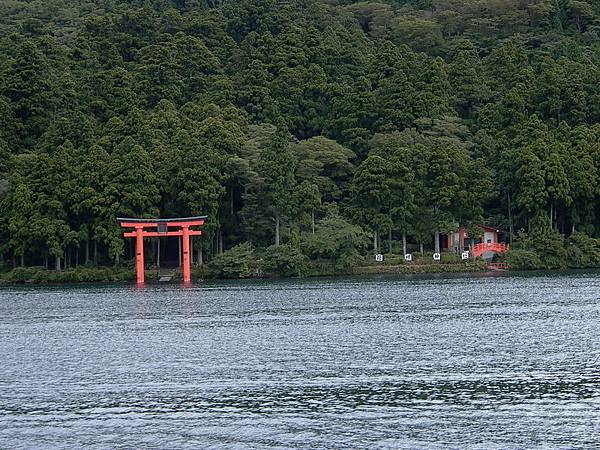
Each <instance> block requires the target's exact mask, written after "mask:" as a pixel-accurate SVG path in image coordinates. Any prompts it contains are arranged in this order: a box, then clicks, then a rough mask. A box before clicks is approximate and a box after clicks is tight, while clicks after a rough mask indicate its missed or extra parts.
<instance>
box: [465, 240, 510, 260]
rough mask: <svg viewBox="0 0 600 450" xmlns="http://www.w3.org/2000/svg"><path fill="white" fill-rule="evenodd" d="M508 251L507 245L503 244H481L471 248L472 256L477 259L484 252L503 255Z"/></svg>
mask: <svg viewBox="0 0 600 450" xmlns="http://www.w3.org/2000/svg"><path fill="white" fill-rule="evenodd" d="M508 250H510V246H509V245H508V244H503V243H501V242H483V243H481V244H475V245H474V246H473V256H474V257H475V258H477V257H479V256H481V255H483V254H484V253H485V252H494V253H504V252H507V251H508Z"/></svg>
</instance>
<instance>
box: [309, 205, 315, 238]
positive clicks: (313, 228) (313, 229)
mask: <svg viewBox="0 0 600 450" xmlns="http://www.w3.org/2000/svg"><path fill="white" fill-rule="evenodd" d="M310 220H311V224H312V234H315V210H314V209H313V210H312V211H311V212H310Z"/></svg>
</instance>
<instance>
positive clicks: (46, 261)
mask: <svg viewBox="0 0 600 450" xmlns="http://www.w3.org/2000/svg"><path fill="white" fill-rule="evenodd" d="M44 267H45V268H46V270H48V255H44Z"/></svg>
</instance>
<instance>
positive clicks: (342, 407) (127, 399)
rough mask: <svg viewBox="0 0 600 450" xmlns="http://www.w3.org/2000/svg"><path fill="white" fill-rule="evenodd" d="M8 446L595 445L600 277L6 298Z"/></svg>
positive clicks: (91, 290) (0, 334)
mask: <svg viewBox="0 0 600 450" xmlns="http://www.w3.org/2000/svg"><path fill="white" fill-rule="evenodd" d="M0 349H1V360H0V448H55V447H60V448H64V447H71V448H115V447H121V448H140V447H154V448H156V447H159V448H181V447H192V448H242V449H244V448H257V449H259V448H260V449H265V448H306V449H314V448H336V449H340V448H394V449H396V448H400V449H412V448H434V449H435V448H444V449H446V448H456V449H468V448H473V449H475V448H478V449H495V448H497V449H500V448H502V449H509V448H582V449H583V448H585V449H590V448H594V447H595V448H600V275H595V274H587V275H586V274H579V275H577V274H575V275H573V274H571V275H552V276H537V277H468V278H467V277H465V278H461V277H457V278H448V279H444V278H435V279H417V278H414V279H391V278H379V279H347V280H343V279H340V280H300V281H298V280H296V281H268V282H247V283H234V282H231V283H227V282H221V283H211V284H203V285H195V286H193V287H190V288H182V287H180V286H176V285H168V286H165V285H163V286H150V287H147V288H144V289H136V288H133V287H131V286H123V285H121V286H114V285H112V286H98V285H95V286H76V287H31V288H13V287H8V288H6V287H5V288H1V289H0Z"/></svg>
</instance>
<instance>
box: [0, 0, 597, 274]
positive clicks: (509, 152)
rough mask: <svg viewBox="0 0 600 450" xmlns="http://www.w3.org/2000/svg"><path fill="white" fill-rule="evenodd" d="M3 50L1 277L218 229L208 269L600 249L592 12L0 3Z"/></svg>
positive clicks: (237, 1)
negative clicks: (277, 248) (231, 263)
mask: <svg viewBox="0 0 600 450" xmlns="http://www.w3.org/2000/svg"><path fill="white" fill-rule="evenodd" d="M0 36H1V37H0V254H2V255H3V256H4V258H5V260H14V261H15V262H16V263H21V264H30V265H40V264H43V263H44V262H45V263H46V264H48V260H49V259H50V261H51V264H55V265H56V266H55V267H57V268H59V267H60V263H61V259H63V260H64V259H65V258H66V259H67V260H72V259H73V258H74V256H73V255H74V254H75V252H76V254H77V255H78V256H77V261H78V262H83V261H85V262H87V261H90V260H95V261H96V262H101V263H111V262H115V261H118V260H119V258H120V257H122V256H123V255H125V254H126V253H125V250H126V248H125V247H126V245H125V241H124V240H123V239H122V238H121V233H120V230H119V229H118V224H117V223H116V221H115V218H116V217H117V216H132V217H157V216H160V217H172V216H190V215H197V214H206V215H208V217H209V219H208V223H207V225H206V227H205V231H206V236H205V238H203V239H202V240H201V241H198V242H197V243H196V251H197V252H198V251H202V255H203V257H204V258H205V259H206V258H211V257H212V256H213V255H215V254H218V253H221V252H223V251H224V250H227V249H229V248H232V247H234V246H236V245H238V244H241V243H244V242H250V243H252V244H253V245H254V246H257V247H267V246H270V245H273V244H275V245H279V244H283V243H287V244H289V245H293V246H297V247H299V248H302V250H303V252H304V254H306V255H307V256H310V257H314V258H327V257H339V256H340V254H342V253H343V252H344V251H346V250H348V249H346V250H343V248H345V247H347V246H349V245H350V247H352V249H350V250H348V251H352V250H355V251H363V250H365V249H366V247H365V244H364V243H363V241H362V233H363V232H364V233H369V234H370V235H371V238H370V239H371V244H370V245H371V248H372V247H379V246H380V245H382V243H381V241H382V240H384V241H387V242H386V243H387V245H390V248H395V247H393V245H392V244H393V243H394V242H399V241H401V239H402V236H408V239H409V243H412V244H414V245H416V244H418V243H424V245H426V246H429V247H431V248H432V247H433V246H434V242H433V241H434V236H437V235H438V234H439V232H448V231H452V230H455V229H457V228H458V227H459V226H465V227H471V229H472V228H473V227H477V226H479V225H481V224H484V223H487V224H491V225H493V226H496V227H502V228H504V229H506V230H510V231H511V232H512V233H513V234H514V235H517V233H518V232H519V230H522V231H523V232H524V233H521V237H522V240H523V241H524V242H526V236H527V235H526V233H527V232H528V231H530V230H531V229H532V226H533V227H538V228H536V229H539V228H540V227H542V228H543V227H545V228H547V229H548V233H555V234H563V235H570V234H572V233H573V232H574V231H577V232H583V233H586V234H587V235H590V236H600V203H599V198H600V197H599V194H600V180H599V174H600V172H599V170H600V144H599V142H600V2H598V1H597V0H587V1H584V0H405V1H402V0H388V1H379V2H377V1H363V2H356V1H348V0H320V1H319V0H287V1H284V0H147V1H143V0H139V1H125V0H95V1H93V0H79V1H77V2H74V1H70V0H0ZM386 243H385V242H384V243H383V245H384V246H385V245H386ZM386 248H387V247H386ZM340 252H341V253H340ZM196 258H198V256H196ZM63 262H64V261H63Z"/></svg>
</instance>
